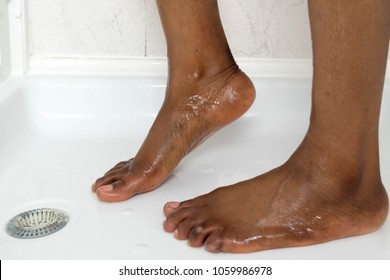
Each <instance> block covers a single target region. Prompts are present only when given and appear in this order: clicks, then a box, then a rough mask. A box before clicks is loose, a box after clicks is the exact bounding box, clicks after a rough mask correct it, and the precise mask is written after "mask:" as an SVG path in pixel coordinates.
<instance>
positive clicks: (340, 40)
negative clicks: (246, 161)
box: [164, 0, 390, 252]
mask: <svg viewBox="0 0 390 280" xmlns="http://www.w3.org/2000/svg"><path fill="white" fill-rule="evenodd" d="M309 14H310V23H311V30H312V39H313V58H314V79H313V92H312V94H313V96H312V113H311V119H310V127H309V129H308V132H307V134H306V136H305V138H304V140H303V141H302V143H301V145H300V146H299V147H298V149H297V150H296V151H295V152H294V153H293V155H292V156H291V157H290V159H288V160H287V162H286V163H285V164H283V165H282V166H280V167H278V168H276V169H274V170H271V171H270V172H268V173H266V174H263V175H261V176H258V177H256V178H253V179H251V180H248V181H245V182H240V183H238V184H235V185H232V186H228V187H223V188H218V189H216V190H215V191H213V192H211V193H209V194H206V195H203V196H200V197H197V198H195V199H192V200H188V201H185V202H182V203H178V202H170V203H167V204H166V205H165V207H164V213H165V215H166V220H165V222H164V229H165V230H166V231H167V232H173V233H174V236H175V237H176V238H177V239H180V240H185V239H187V240H188V243H189V245H191V246H194V247H199V246H202V245H205V248H206V249H207V250H209V251H211V252H221V251H222V252H253V251H260V250H265V249H271V248H279V247H291V246H302V245H310V244H317V243H322V242H325V241H330V240H334V239H338V238H342V237H348V236H354V235H360V234H365V233H369V232H372V231H374V230H376V229H378V228H379V227H380V226H381V225H382V224H383V222H384V221H385V219H386V217H387V213H388V197H387V194H386V191H385V188H384V186H383V184H382V182H381V176H380V170H379V152H378V150H379V149H378V122H379V112H380V104H381V97H382V91H383V84H384V76H385V68H386V60H387V53H388V45H389V33H390V1H388V0H357V1H346V0H329V1H318V0H311V1H309Z"/></svg>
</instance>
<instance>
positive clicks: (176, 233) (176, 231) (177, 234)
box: [173, 229, 179, 238]
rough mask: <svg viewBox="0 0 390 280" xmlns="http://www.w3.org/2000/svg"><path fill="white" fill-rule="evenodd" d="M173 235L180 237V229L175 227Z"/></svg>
mask: <svg viewBox="0 0 390 280" xmlns="http://www.w3.org/2000/svg"><path fill="white" fill-rule="evenodd" d="M173 236H174V237H175V238H179V231H178V230H177V229H175V231H174V232H173Z"/></svg>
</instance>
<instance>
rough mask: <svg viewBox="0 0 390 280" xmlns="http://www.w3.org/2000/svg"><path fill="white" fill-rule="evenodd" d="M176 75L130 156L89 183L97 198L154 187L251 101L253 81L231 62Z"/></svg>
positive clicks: (122, 197)
mask: <svg viewBox="0 0 390 280" xmlns="http://www.w3.org/2000/svg"><path fill="white" fill-rule="evenodd" d="M175 73H176V74H172V75H171V76H170V80H169V82H168V86H167V91H166V97H165V101H164V103H163V105H162V108H161V109H160V112H159V114H158V115H157V118H156V120H155V122H154V124H153V126H152V128H151V129H150V131H149V134H148V136H147V137H146V139H145V141H144V143H143V145H142V147H141V148H140V150H139V151H138V153H137V155H136V156H135V158H133V159H130V160H128V161H124V162H120V163H118V164H117V165H116V166H115V167H114V168H112V169H111V170H110V171H108V172H107V173H106V174H105V175H104V176H103V177H101V178H99V179H98V180H97V181H96V182H95V183H94V184H93V186H92V189H93V191H95V192H96V194H97V196H98V197H99V199H100V200H103V201H122V200H126V199H128V198H130V197H132V196H134V195H136V194H139V193H144V192H148V191H151V190H153V189H155V188H157V187H158V186H159V185H160V184H161V183H162V182H163V181H164V180H165V179H166V178H167V177H168V176H169V175H170V174H171V172H172V171H173V169H174V168H175V167H176V166H177V164H178V163H179V162H180V161H181V159H182V158H183V157H184V156H185V155H187V154H188V153H189V152H190V151H191V150H192V149H193V148H195V147H196V146H197V145H199V144H200V143H201V142H202V141H204V140H205V139H206V138H207V137H209V136H210V135H211V134H213V133H214V132H215V131H217V130H218V129H220V128H222V127H223V126H225V125H227V124H229V123H231V122H232V121H234V120H236V119H237V118H239V117H240V116H241V115H243V114H244V113H245V112H246V111H247V110H248V109H249V107H250V106H251V105H252V103H253V101H254V98H255V89H254V87H253V84H252V82H251V81H250V80H249V78H248V77H247V76H246V75H245V73H243V72H242V71H241V70H239V68H238V67H237V65H236V64H235V63H231V64H230V65H228V66H227V67H225V68H222V69H221V68H218V67H212V68H209V69H196V70H192V71H187V72H186V71H184V70H183V71H175Z"/></svg>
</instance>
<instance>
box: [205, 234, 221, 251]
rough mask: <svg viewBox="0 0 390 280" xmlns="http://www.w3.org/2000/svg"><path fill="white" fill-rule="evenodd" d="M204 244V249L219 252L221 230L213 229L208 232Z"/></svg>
mask: <svg viewBox="0 0 390 280" xmlns="http://www.w3.org/2000/svg"><path fill="white" fill-rule="evenodd" d="M204 246H205V249H206V250H207V251H209V252H211V253H219V252H221V251H222V247H223V238H222V234H221V231H214V232H212V233H210V234H209V235H208V236H207V238H206V240H205V242H204Z"/></svg>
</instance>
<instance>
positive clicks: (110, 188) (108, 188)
mask: <svg viewBox="0 0 390 280" xmlns="http://www.w3.org/2000/svg"><path fill="white" fill-rule="evenodd" d="M113 188H114V187H113V186H112V185H105V186H101V187H100V188H98V190H99V191H103V192H110V191H112V190H113Z"/></svg>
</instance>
